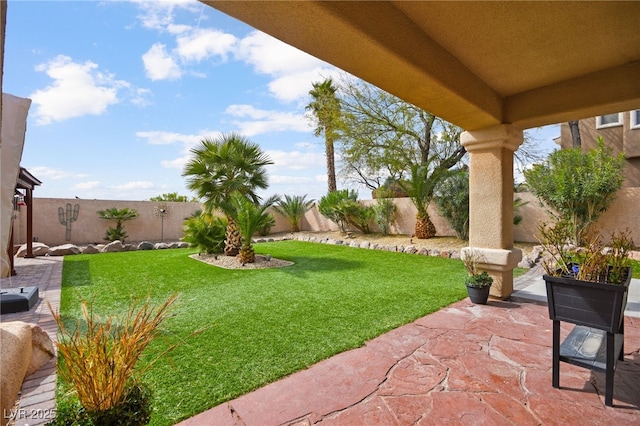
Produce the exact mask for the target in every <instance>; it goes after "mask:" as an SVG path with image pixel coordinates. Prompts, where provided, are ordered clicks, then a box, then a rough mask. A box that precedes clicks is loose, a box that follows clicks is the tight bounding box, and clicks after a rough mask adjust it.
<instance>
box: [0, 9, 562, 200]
mask: <svg viewBox="0 0 640 426" xmlns="http://www.w3.org/2000/svg"><path fill="white" fill-rule="evenodd" d="M340 74H341V71H340V70H338V69H336V68H335V67H333V66H331V65H329V64H327V63H325V62H322V61H320V60H318V59H316V58H313V57H311V56H309V55H307V54H306V53H303V52H301V51H299V50H297V49H294V48H292V47H290V46H287V45H285V44H283V43H281V42H279V41H278V40H276V39H274V38H272V37H270V36H268V35H266V34H264V33H261V32H259V31H256V30H254V29H253V28H251V27H249V26H247V25H245V24H243V23H241V22H239V21H237V20H235V19H233V18H230V17H228V16H226V15H224V14H223V13H220V12H218V11H216V10H215V9H213V8H210V7H208V6H205V5H203V4H202V3H199V2H197V1H195V0H180V1H178V0H172V1H117V2H116V1H68V2H60V1H38V2H35V1H21V0H9V3H8V8H7V32H6V39H5V63H4V81H3V91H4V92H6V93H11V94H13V95H15V96H20V97H26V98H30V99H32V101H33V103H32V105H31V109H30V110H29V118H28V123H27V126H28V127H27V134H26V139H25V147H24V152H23V156H22V166H23V167H26V168H27V169H28V170H29V171H30V172H31V173H33V174H34V175H35V176H36V177H37V178H38V179H40V180H41V181H42V182H43V184H42V186H40V187H38V188H37V189H36V191H35V192H34V195H35V196H36V197H53V198H73V197H80V198H89V199H94V198H95V199H113V200H145V199H149V198H150V197H153V196H157V195H159V194H162V193H168V192H178V193H179V194H183V195H190V196H191V195H192V194H191V193H189V191H188V190H187V189H186V186H185V179H184V178H183V177H182V176H181V174H182V170H183V167H184V164H185V162H186V161H187V160H188V158H189V150H190V149H191V148H193V147H195V146H197V144H198V143H199V141H200V140H201V139H202V138H204V137H215V136H217V135H219V134H220V133H227V132H231V131H235V132H239V133H242V134H244V135H245V136H247V137H248V138H249V139H250V140H252V141H253V142H256V143H258V144H260V146H261V147H262V149H263V150H264V151H265V152H266V153H267V154H268V155H269V156H270V157H271V159H272V160H273V161H274V163H275V164H274V165H273V166H269V167H268V170H267V171H268V175H269V183H270V186H269V188H268V189H267V190H266V191H265V192H263V193H262V195H265V196H266V195H271V194H274V193H278V194H281V195H282V194H290V195H293V194H297V195H303V194H307V195H308V198H313V199H318V198H320V197H321V196H322V195H324V194H325V193H326V169H325V159H324V142H323V140H322V139H321V138H318V137H315V136H314V135H313V125H312V123H311V122H310V120H309V118H308V117H307V116H306V114H305V105H307V104H308V103H309V101H310V98H309V95H308V92H309V90H310V88H311V83H312V82H313V81H319V80H322V79H323V78H324V77H338V76H339V75H340ZM531 135H532V136H533V137H535V138H536V139H537V140H538V141H539V142H540V143H541V146H542V147H543V148H544V149H545V150H547V151H550V150H552V149H553V148H554V146H555V145H554V144H553V142H552V139H553V138H554V137H556V136H558V135H559V129H558V127H557V126H550V127H546V128H542V129H535V130H534V131H532V132H531ZM338 186H339V187H344V185H341V184H340V182H339V184H338ZM369 195H370V194H369V193H368V192H365V191H363V192H361V197H362V198H370V197H369Z"/></svg>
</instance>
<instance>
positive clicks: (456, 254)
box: [449, 250, 460, 259]
mask: <svg viewBox="0 0 640 426" xmlns="http://www.w3.org/2000/svg"><path fill="white" fill-rule="evenodd" d="M449 258H450V259H460V252H459V251H457V250H453V251H452V252H451V256H449Z"/></svg>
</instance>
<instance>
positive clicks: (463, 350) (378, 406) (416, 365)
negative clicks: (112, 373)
mask: <svg viewBox="0 0 640 426" xmlns="http://www.w3.org/2000/svg"><path fill="white" fill-rule="evenodd" d="M551 325H552V322H551V320H549V317H548V310H547V307H546V306H543V305H537V304H533V303H515V302H499V301H490V302H489V304H487V305H485V306H481V305H473V304H472V303H471V302H470V301H469V299H465V300H463V301H461V302H458V303H455V304H453V305H451V306H450V307H448V308H445V309H442V310H441V311H438V312H436V313H434V314H431V315H428V316H426V317H423V318H421V319H419V320H417V321H415V322H413V323H411V324H408V325H405V326H403V327H400V328H398V329H395V330H393V331H391V332H389V333H386V334H384V335H382V336H380V337H378V338H376V339H373V340H372V341H370V342H368V343H367V344H366V345H365V346H364V347H362V348H358V349H355V350H351V351H348V352H345V353H342V354H339V355H336V356H334V357H332V358H330V359H327V360H325V361H322V362H320V363H318V364H316V365H313V366H311V367H310V368H308V369H307V370H304V371H300V372H298V373H295V374H293V375H291V376H289V377H287V378H284V379H282V380H280V381H278V382H275V383H272V384H270V385H267V386H265V387H263V388H261V389H258V390H256V391H254V392H252V393H249V394H247V395H244V396H241V397H239V398H237V399H234V400H232V401H230V402H228V403H224V404H222V405H219V406H218V407H215V408H213V409H211V410H209V411H206V412H204V413H201V414H199V415H197V416H195V417H192V418H190V419H188V420H186V421H184V422H182V423H180V425H181V426H191V425H297V426H302V425H311V424H318V423H320V424H326V425H334V424H335V425H445V424H446V425H456V424H457V425H461V424H477V425H541V424H543V425H567V424H580V425H603V424H621V425H622V424H625V425H631V424H640V411H639V408H640V353H639V352H638V351H639V349H640V320H639V319H636V318H626V319H625V332H626V334H625V350H626V360H625V361H623V362H620V363H619V364H618V369H617V371H616V376H615V389H614V408H610V407H606V406H605V405H604V394H603V392H604V375H603V374H599V373H595V374H594V373H592V372H590V371H589V370H585V369H582V368H578V367H574V366H571V365H568V364H565V363H562V365H561V367H560V385H561V388H560V389H554V388H553V387H552V386H551V355H552V354H551V352H552V350H551V336H552V330H551ZM570 329H571V325H568V326H567V327H566V328H564V329H563V332H564V333H568V331H569V330H570Z"/></svg>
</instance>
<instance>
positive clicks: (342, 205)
mask: <svg viewBox="0 0 640 426" xmlns="http://www.w3.org/2000/svg"><path fill="white" fill-rule="evenodd" d="M318 210H319V211H320V214H321V215H323V216H324V217H326V218H328V219H329V220H331V221H332V222H335V223H336V224H337V225H338V227H339V228H340V232H347V231H348V227H349V225H351V226H353V227H354V228H356V229H358V230H360V231H362V233H364V234H368V233H370V232H371V227H370V223H371V221H372V220H373V218H374V215H375V211H374V210H373V207H367V206H363V205H362V204H360V203H359V202H358V194H357V192H356V191H355V190H353V189H341V190H338V191H331V192H330V193H328V194H327V195H325V196H324V197H322V198H320V202H319V203H318Z"/></svg>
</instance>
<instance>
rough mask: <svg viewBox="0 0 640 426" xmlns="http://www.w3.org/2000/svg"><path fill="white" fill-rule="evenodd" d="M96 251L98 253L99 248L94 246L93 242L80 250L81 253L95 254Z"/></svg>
mask: <svg viewBox="0 0 640 426" xmlns="http://www.w3.org/2000/svg"><path fill="white" fill-rule="evenodd" d="M96 253H100V250H99V249H98V247H96V246H94V245H93V244H89V245H88V246H86V247H85V248H84V250H82V254H96Z"/></svg>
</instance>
